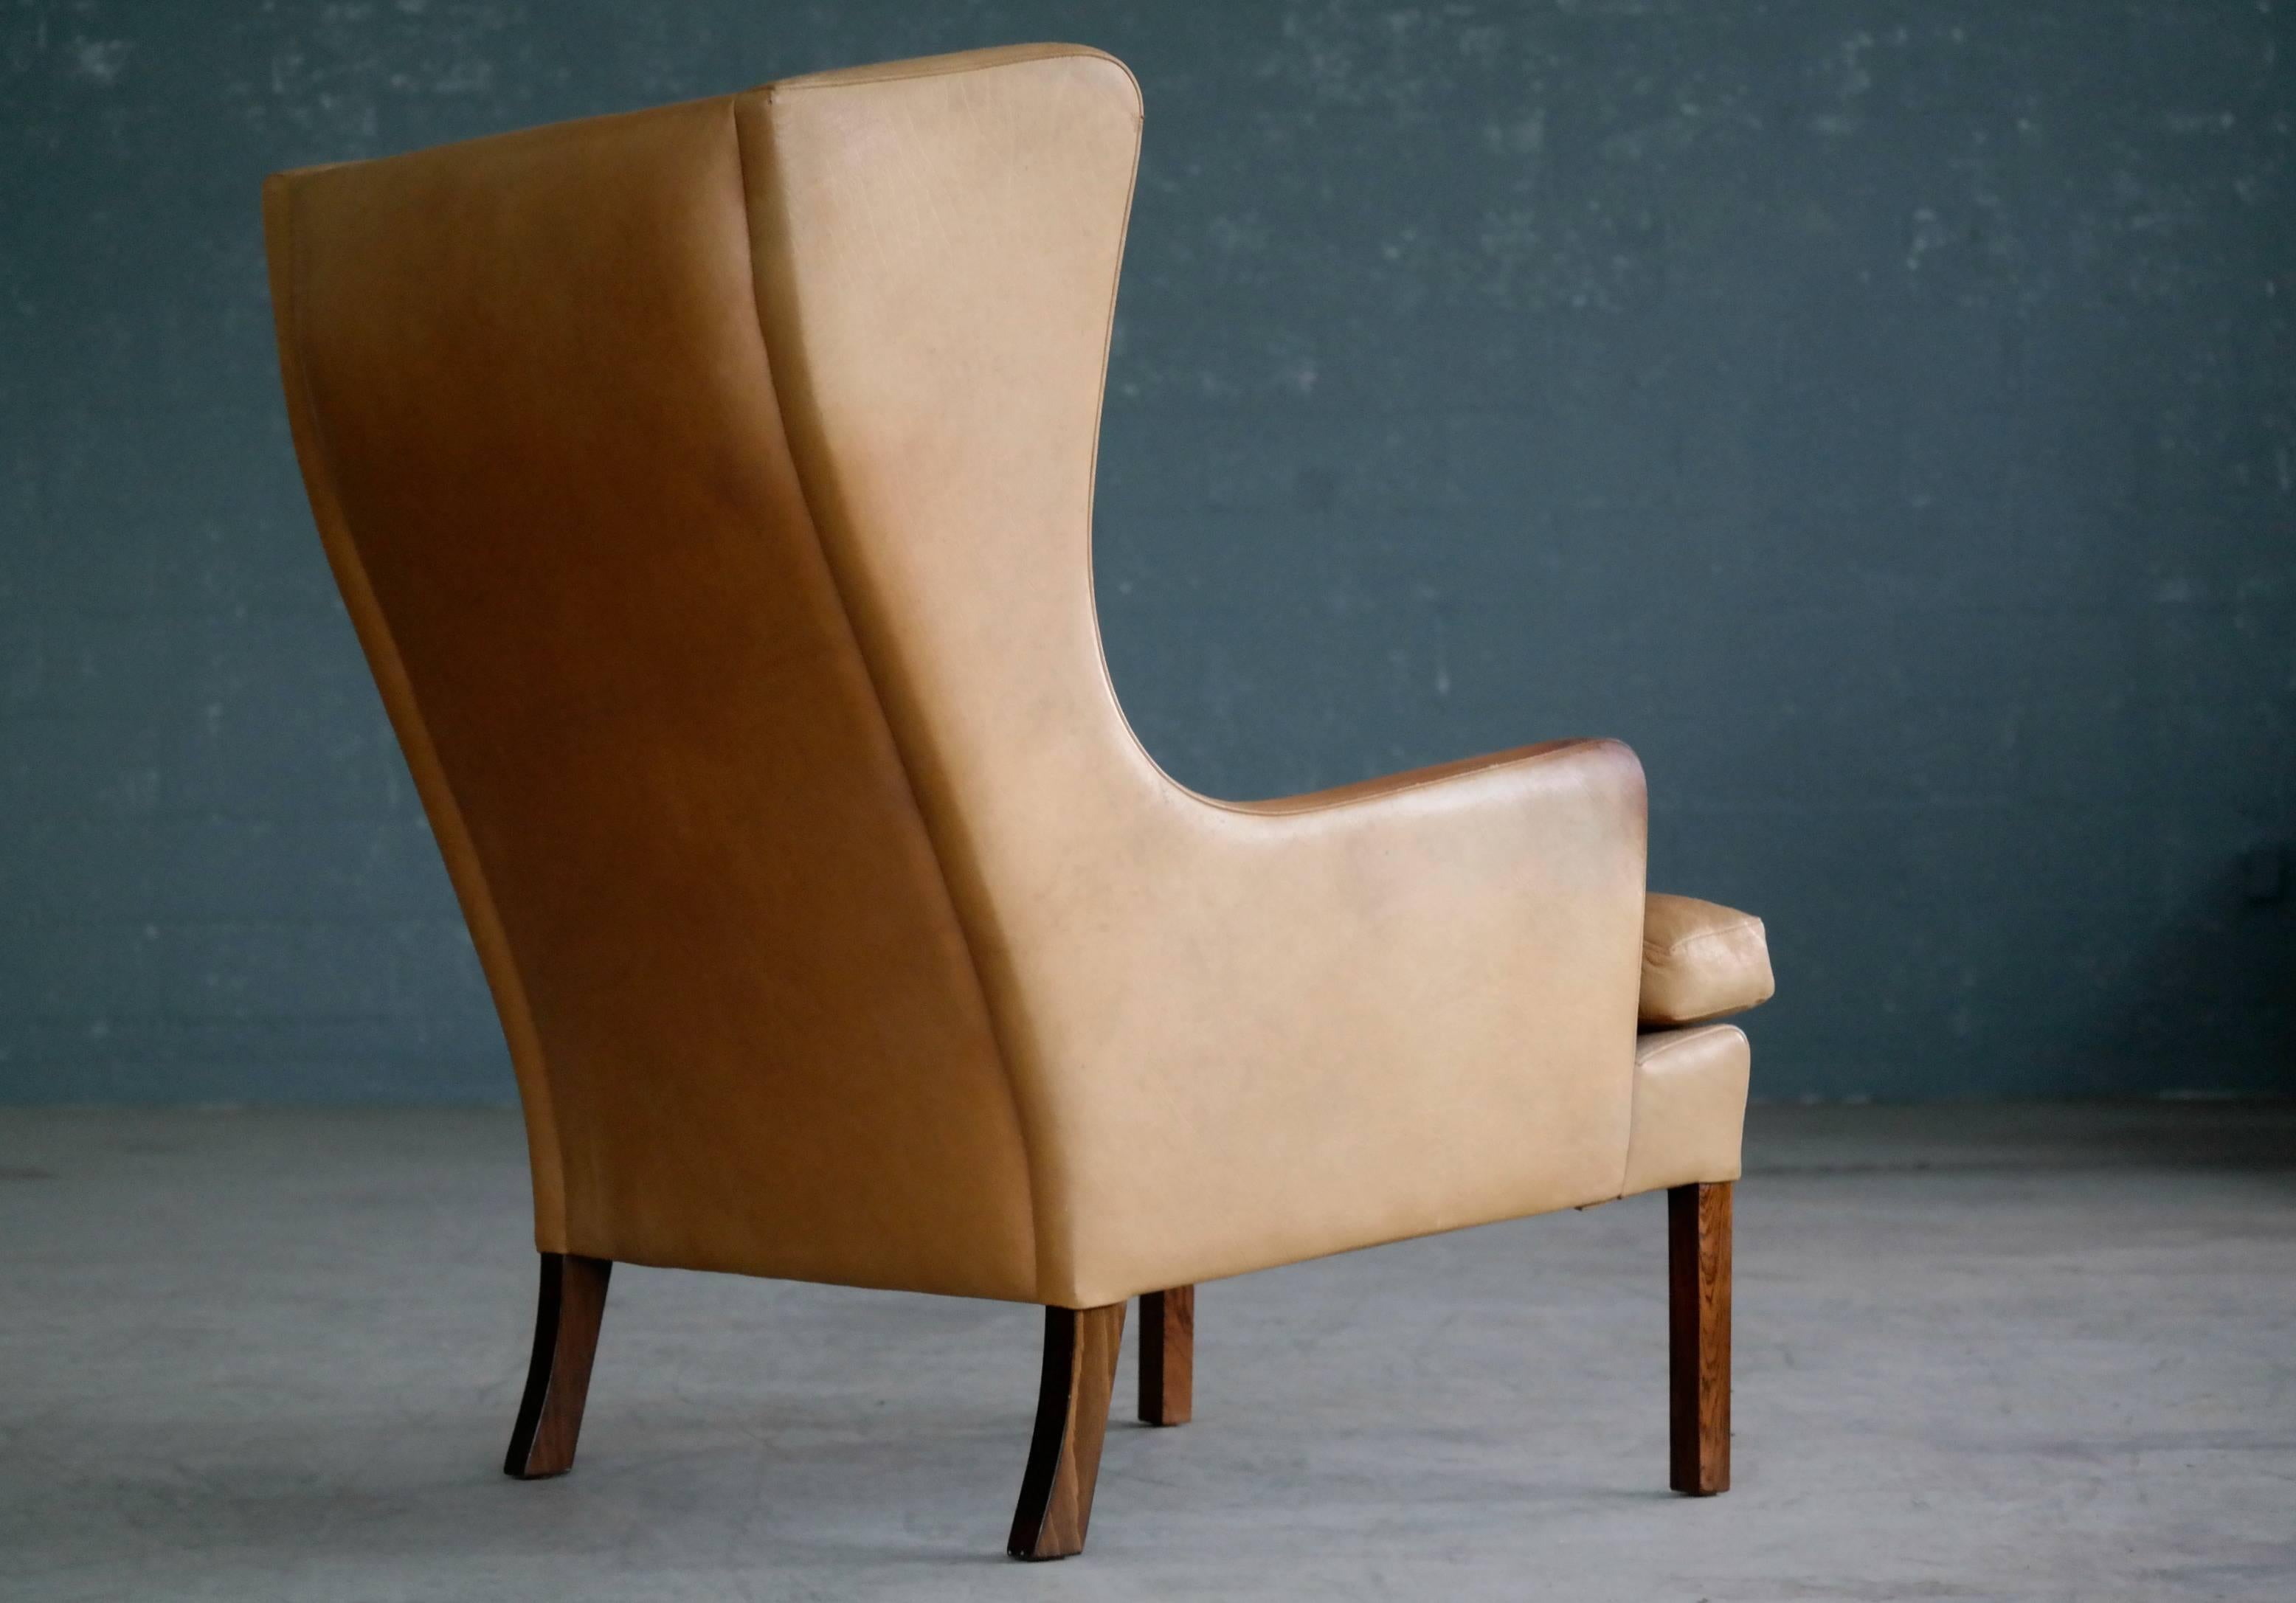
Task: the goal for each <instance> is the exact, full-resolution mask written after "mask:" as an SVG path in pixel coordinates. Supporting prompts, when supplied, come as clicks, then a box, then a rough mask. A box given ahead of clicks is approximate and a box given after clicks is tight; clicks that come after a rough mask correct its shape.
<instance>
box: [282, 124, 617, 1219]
mask: <svg viewBox="0 0 2296 1603" xmlns="http://www.w3.org/2000/svg"><path fill="white" fill-rule="evenodd" d="M330 165H332V166H338V167H340V166H346V165H348V163H343V162H336V163H332V164H330ZM301 187H302V186H301V184H299V183H298V182H296V181H295V180H293V179H288V180H286V181H284V182H283V184H282V185H281V188H282V195H281V211H282V217H281V224H282V226H283V230H284V232H285V234H286V255H287V275H286V276H287V282H286V292H287V316H286V323H287V326H288V330H289V331H290V332H291V334H292V335H293V340H292V348H291V349H289V350H287V351H284V352H283V356H284V357H285V359H286V363H287V364H291V366H292V368H293V371H294V375H295V388H296V389H297V390H298V391H299V392H300V394H299V398H300V400H301V403H302V412H303V415H304V417H305V418H307V419H308V420H309V422H310V429H311V445H312V448H313V453H314V454H315V456H316V459H317V460H316V464H315V466H316V473H315V474H314V475H313V476H314V477H315V478H318V479H319V480H320V481H321V482H322V483H323V484H324V486H325V489H326V499H327V503H328V508H329V514H330V515H328V516H322V515H321V514H320V512H319V509H318V508H317V507H316V506H314V507H313V508H312V516H313V521H314V522H315V523H317V524H318V525H319V538H320V544H322V546H324V548H325V550H326V553H327V555H328V557H329V559H330V560H332V561H337V562H340V565H341V566H342V567H343V568H347V569H348V570H349V571H350V572H351V573H352V574H353V575H355V576H357V580H358V592H359V596H360V598H361V599H362V601H363V602H364V604H363V605H361V606H358V607H356V608H354V607H353V606H352V598H351V597H349V596H348V595H347V596H345V597H344V598H343V601H344V606H345V609H346V610H348V611H350V612H351V614H352V617H351V623H352V628H353V630H354V632H355V633H356V634H357V635H358V637H359V644H360V646H361V648H362V649H365V650H367V652H368V656H369V666H370V668H372V667H373V658H374V656H375V655H377V653H376V652H375V651H374V650H373V648H372V647H370V646H369V642H370V640H372V641H373V643H374V645H376V646H380V647H381V652H380V655H381V657H382V658H383V659H384V660H385V661H387V662H388V663H389V668H390V674H389V678H390V682H391V685H390V686H386V685H385V683H384V682H383V679H382V676H381V675H376V676H375V690H376V691H377V692H378V693H379V694H380V696H381V699H382V702H383V705H384V708H385V710H386V711H388V712H389V713H390V714H391V722H392V724H394V725H395V726H402V727H403V732H402V733H401V736H400V740H401V743H402V744H404V745H406V746H408V747H410V748H413V750H412V751H410V757H412V756H413V755H414V753H416V752H419V754H420V756H421V757H422V762H421V763H420V764H416V763H414V762H413V761H410V762H409V764H408V767H409V768H410V769H413V770H414V771H415V772H414V784H415V790H416V793H417V794H418V795H421V796H422V803H423V806H424V807H425V808H426V810H427V809H428V808H429V807H430V805H431V797H430V796H429V795H427V794H423V792H424V790H425V789H426V787H425V786H424V785H423V783H422V770H425V769H427V770H428V771H429V772H430V775H431V786H430V789H435V790H436V791H437V795H438V807H439V812H440V813H442V814H445V816H446V820H447V825H448V827H449V829H450V830H452V832H453V837H454V838H455V840H456V841H457V842H459V843H460V845H461V846H462V848H463V849H462V851H461V852H460V853H459V854H457V855H460V856H461V857H462V858H463V861H464V862H465V863H467V864H468V874H467V878H468V879H469V888H468V890H467V892H466V891H465V890H464V887H463V879H464V878H465V876H463V875H461V874H457V873H455V863H454V855H449V854H448V853H447V851H446V850H445V845H444V843H443V842H442V843H441V844H440V853H439V855H441V856H442V857H445V858H446V859H447V878H448V879H449V880H450V881H451V882H453V884H454V886H455V892H456V894H457V895H458V896H467V898H468V901H469V902H470V903H471V904H475V905H476V906H478V907H480V908H481V909H483V910H484V912H485V915H486V921H487V923H488V926H490V927H491V928H492V929H493V931H494V933H495V936H496V941H495V942H494V943H493V944H494V945H496V946H497V947H498V948H499V950H500V952H501V959H500V966H501V969H502V971H503V977H504V980H505V981H506V982H507V985H506V986H504V987H503V988H504V989H507V990H508V991H509V993H510V999H509V1001H508V1002H507V1004H506V1002H505V999H504V996H503V995H502V994H501V990H499V989H498V990H497V991H496V998H495V1005H496V1011H497V1012H498V1013H506V1012H509V1011H512V1010H515V1012H516V1015H517V1017H518V1018H519V1020H520V1022H521V1026H522V1029H521V1033H522V1034H523V1035H524V1036H525V1038H526V1040H527V1041H528V1043H529V1047H530V1050H531V1051H532V1053H533V1057H534V1078H535V1087H534V1089H535V1091H536V1092H537V1094H538V1095H539V1096H540V1097H541V1099H542V1103H543V1107H542V1122H543V1123H544V1124H545V1125H547V1127H548V1131H549V1153H548V1161H549V1165H550V1167H551V1168H552V1169H553V1170H555V1171H556V1173H557V1175H558V1217H557V1221H556V1223H557V1226H558V1231H557V1235H558V1239H559V1240H561V1241H562V1242H564V1243H565V1244H566V1246H567V1247H568V1248H571V1247H573V1246H574V1245H575V1243H574V1240H573V1232H572V1229H571V1224H570V1214H571V1212H572V1209H571V1206H570V1197H569V1195H568V1190H567V1185H566V1149H565V1142H564V1141H563V1139H562V1137H561V1135H560V1133H559V1128H558V1103H557V1098H556V1096H555V1094H554V1090H553V1086H552V1085H551V1083H550V1065H549V1060H548V1058H547V1057H546V1055H545V1053H544V1051H543V1050H542V1036H541V1033H540V1031H539V1030H537V1028H536V1026H535V1022H534V1010H533V1007H532V1005H531V1004H530V1003H529V1002H528V1000H527V990H526V978H525V977H524V976H523V975H521V973H520V972H519V968H518V954H517V953H515V952H514V951H513V950H512V947H511V942H510V935H509V932H508V931H507V930H506V929H505V928H504V927H503V921H502V912H501V910H500V908H498V907H497V906H496V903H495V896H494V890H493V887H491V886H489V885H488V883H487V870H486V864H485V863H484V862H483V861H481V860H480V856H479V849H478V843H477V842H476V841H475V840H473V839H472V838H471V830H470V825H469V823H468V822H465V820H464V819H463V807H462V804H461V803H460V802H459V801H457V800H455V787H454V782H453V781H451V780H450V779H448V777H447V765H446V764H445V763H444V762H442V761H441V760H440V759H439V747H438V743H437V742H436V741H435V740H432V739H431V736H430V720H428V719H427V718H425V717H424V716H422V704H421V703H420V702H419V701H418V700H417V699H416V697H415V694H414V680H413V679H412V678H411V677H409V676H408V675H407V672H406V658H404V657H402V656H401V655H400V653H399V650H398V636H397V635H395V634H392V633H391V628H390V620H389V618H388V617H385V616H384V615H383V610H382V603H381V601H380V599H378V598H377V597H376V595H375V593H374V585H373V581H372V580H371V579H369V578H368V577H367V571H366V562H365V560H364V559H363V558H362V557H361V556H360V555H359V550H358V542H357V539H355V538H354V537H353V536H352V535H351V528H350V519H349V518H348V515H347V514H346V513H345V512H344V511H343V505H342V497H341V495H340V493H339V492H338V491H337V489H336V487H335V450H334V444H333V442H332V440H331V439H330V438H329V437H328V434H327V420H326V418H325V416H324V414H323V413H321V412H320V410H319V401H318V396H317V393H316V391H315V390H314V389H313V388H312V387H311V372H310V366H309V364H307V362H306V361H305V360H304V358H303V348H304V347H305V345H306V344H307V339H306V337H305V332H304V323H303V307H304V301H305V299H306V297H305V296H304V293H303V249H302V229H301V227H300V226H299V216H298V214H299V212H300V211H301V209H302V208H301ZM293 398H294V397H291V400H292V399H293ZM290 421H292V420H290ZM329 522H332V523H333V524H334V526H335V528H336V531H337V534H336V537H333V538H330V537H329V536H328V532H327V528H326V525H327V524H328V523H329ZM361 613H364V614H365V619H366V624H365V627H364V628H361V627H359V615H360V614H361ZM391 687H396V691H397V693H394V691H393V688H391ZM394 704H398V705H394ZM410 735H411V736H412V739H411V740H409V739H408V736H410ZM464 921H465V922H466V923H467V922H468V921H469V909H468V907H466V908H465V910H464ZM473 934H475V932H473ZM474 944H475V943H474ZM480 966H481V967H482V968H490V967H491V966H490V965H488V964H486V963H485V961H484V957H483V954H481V959H480ZM492 978H493V975H492V973H491V972H489V973H488V979H489V980H491V979H492ZM511 1033H512V1032H511V1029H510V1026H509V1022H508V1020H507V1019H506V1018H505V1019H504V1036H505V1040H504V1046H505V1047H506V1048H510V1049H511V1054H512V1063H513V1067H515V1062H516V1058H517V1052H516V1050H515V1048H514V1047H512V1043H510V1041H509V1040H508V1039H507V1037H508V1036H509V1035H511ZM526 1089H527V1088H526V1085H525V1084H524V1081H523V1080H522V1079H521V1082H520V1084H519V1092H520V1095H521V1099H523V1097H524V1095H525V1093H526ZM535 1123H536V1121H535V1120H533V1119H532V1118H531V1117H529V1119H528V1120H527V1121H526V1124H527V1140H528V1142H529V1148H530V1147H531V1145H532V1143H533V1141H534V1137H535V1128H534V1126H535ZM530 1156H531V1154H530ZM539 1200H540V1199H539V1198H537V1203H538V1202H539Z"/></svg>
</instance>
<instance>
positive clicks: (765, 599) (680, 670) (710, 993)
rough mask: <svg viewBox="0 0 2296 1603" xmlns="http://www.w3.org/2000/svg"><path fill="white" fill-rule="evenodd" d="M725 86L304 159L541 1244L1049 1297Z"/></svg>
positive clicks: (316, 402)
mask: <svg viewBox="0 0 2296 1603" xmlns="http://www.w3.org/2000/svg"><path fill="white" fill-rule="evenodd" d="M742 195H743V190H742V166H741V152H740V148H739V143H738V141H737V139H736V137H735V129H734V107H733V105H732V104H731V103H730V102H726V101H723V100H720V101H717V102H708V103H703V104H697V105H690V106H679V107H672V108H669V109H667V110H660V111H649V112H644V113H640V114H637V115H635V116H630V117H622V118H611V119H602V120H598V121H593V122H584V123H576V124H570V125H565V126H562V127H553V128H545V129H539V130H537V131H534V132H531V133H524V134H518V135H508V136H505V137H503V138H498V139H489V140H484V141H480V142H477V143H471V144H465V145H459V146H454V147H450V148H447V149H445V150H439V151H425V152H422V153H419V154H415V155H411V156H403V157H398V158H395V159H389V160H385V161H373V162H362V163H358V164H357V165H353V166H345V167H338V168H322V169H318V170H316V171H312V172H307V173H302V174H295V175H290V176H286V177H283V178H281V179H276V180H274V181H273V184H272V185H271V186H270V188H269V189H268V190H267V192H266V219H267V233H268V236H269V242H270V251H271V268H272V280H273V285H274V291H275V294H274V299H275V307H276V311H277V318H278V324H279V333H280V346H281V350H282V355H283V362H284V366H285V377H286V381H287V390H288V395H289V398H290V405H291V412H292V413H293V418H294V423H295V434H296V444H297V448H298V452H299V455H300V456H301V459H302V462H303V465H304V470H305V475H306V479H307V485H308V487H309V489H310V492H311V500H312V504H313V506H314V508H315V509H316V513H317V516H318V521H319V525H320V528H321V531H322V534H323V536H324V540H325V543H326V546H327V551H328V554H329V556H330V558H331V560H332V562H333V565H334V568H335V570H336V574H337V577H338V578H339V580H340V584H341V586H342V590H343V593H344V595H345V597H346V599H347V601H348V605H349V608H350V611H351V615H352V617H353V620H354V621H355V623H356V624H357V627H358V631H359V634H360V637H361V640H362V641H363V642H364V643H365V648H366V650H367V653H368V657H369V658H370V660H371V662H372V663H373V668H374V671H375V676H376V679H377V681H378V682H379V683H380V684H381V689H382V691H383V698H384V700H385V703H386V704H387V705H388V707H389V710H390V714H391V716H392V719H393V721H394V723H395V724H396V725H397V727H398V734H399V737H400V740H401V741H402V743H403V745H404V746H405V748H406V752H407V755H408V759H409V762H410V764H411V765H412V766H413V768H414V773H415V777H416V780H417V781H418V783H419V784H420V787H421V789H422V796H423V799H424V803H425V805H426V806H427V808H428V810H429V813H430V818H431V820H432V822H433V826H434V828H435V830H436V831H437V834H438V837H439V844H440V846H441V848H442V849H443V850H444V852H445V854H446V857H447V863H448V866H449V868H450V870H451V871H452V872H453V877H454V880H455V887H456V889H457V891H458V892H459V893H460V896H461V898H462V901H463V907H464V910H465V912H466V913H467V914H468V916H469V920H470V923H471V930H472V933H473V936H474V938H475V940H476V942H477V945H478V947H479V952H480V957H481V958H482V959H483V960H484V962H485V966H486V969H487V974H488V979H489V981H490V982H491V984H492V986H493V989H494V993H495V996H496V1002H497V1003H498V1005H499V1009H500V1011H501V1014H502V1017H503V1020H504V1029H505V1031H506V1033H507V1035H508V1036H509V1039H510V1044H511V1049H512V1059H513V1060H514V1062H515V1064H516V1067H517V1070H518V1075H519V1088H520V1093H521V1100H522V1102H523V1104H524V1106H525V1108H526V1112H527V1119H528V1133H529V1149H530V1152H531V1157H532V1162H533V1170H534V1186H535V1198H536V1230H537V1241H538V1244H539V1245H540V1247H542V1248H543V1249H544V1250H545V1251H549V1252H574V1253H578V1254H583V1255H591V1256H595V1257H599V1258H616V1259H622V1260H625V1261H634V1262H638V1263H650V1264H676V1265H683V1266H687V1267H695V1268H715V1269H734V1270H743V1271H747V1272H752V1273H764V1274H776V1275H785V1276H791V1277H797V1278H804V1279H818V1280H837V1281H843V1282H849V1283H854V1284H859V1285H881V1286H897V1287H908V1288H921V1289H922V1288H937V1289H941V1290H947V1291H953V1292H967V1293H972V1294H975V1295H981V1296H1005V1297H1016V1298H1029V1297H1031V1296H1033V1295H1034V1293H1035V1290H1036V1246H1035V1240H1034V1233H1033V1224H1032V1221H1031V1217H1030V1208H1029V1179H1028V1169H1027V1160H1026V1156H1025V1153H1024V1150H1023V1148H1022V1145H1021V1134H1020V1125H1019V1121H1018V1119H1017V1116H1016V1115H1015V1112H1014V1109H1013V1098H1012V1095H1011V1092H1010V1091H1009V1089H1008V1087H1007V1084H1006V1079H1005V1070H1004V1067H1003V1064H1002V1061H1001V1059H1000V1058H999V1055H998V1051H997V1048H996V1039H995V1035H994V1032H993V1030H992V1028H991V1026H990V1021H989V1018H988V1011H987V1009H986V1006H985V1004H984V1002H983V999H982V996H981V994H980V987H979V986H978V984H977V983H976V981H975V980H974V977H973V972H972V961H971V958H970V956H969V955H968V953H967V952H966V948H965V944H964V935H963V932H962V930H961V928H960V927H959V925H958V923H957V921H956V919H955V912H954V911H953V908H952V906H951V904H950V901H949V897H948V896H947V891H946V889H945V888H944V887H943V884H942V879H941V874H940V870H939V863H938V860H937V858H936V856H935V854H934V852H933V849H932V846H931V840H930V838H929V837H928V835H927V832H926V830H925V828H924V824H923V822H922V818H921V817H920V814H919V812H918V809H917V806H916V803H915V799H914V796H913V795H912V793H911V791H910V789H909V785H908V781H907V780H906V777H905V775H904V773H903V769H902V765H901V761H900V757H899V755H898V752H897V750H896V748H895V747H894V744H893V741H892V740H891V737H890V733H889V732H888V731H887V729H886V726H885V722H884V719H883V717H882V716H881V714H880V713H879V711H878V706H877V700H876V697H875V694H874V692H873V689H872V687H871V684H870V679H869V671H868V667H867V665H866V664H865V662H864V660H863V659H862V657H861V655H860V652H859V650H858V649H857V645H856V643H855V642H854V639H853V635H852V632H851V630H850V628H849V626H848V624H847V622H846V618H845V615H844V612H843V609H842V608H841V606H840V602H839V600H838V595H837V592H836V588H835V585H833V584H832V580H831V578H830V576H829V574H828V572H827V570H826V568H824V563H823V560H822V555H821V549H820V545H819V543H818V541H817V540H816V536H815V533H814V528H813V525H812V521H811V519H810V517H809V515H808V511H807V507H806V503H805V499H804V497H803V495H801V494H800V491H799V485H798V481H797V478H796V476H795V474H794V472H793V471H792V469H791V462H790V456H789V452H788V449H787V447H786V446H785V445H784V443H783V437H782V430H781V423H780V413H779V409H778V407H777V405H776V402H775V391H774V380H773V375H772V373H771V372H770V371H769V368H768V364H767V360H766V356H765V351H764V348H763V345H762V342H761V340H760V339H759V335H758V320H757V311H756V304H755V300H754V297H753V294H752V278H751V273H750V256H749V253H750V241H749V237H748V233H747V229H746V225H745V221H744V217H745V213H744V208H743V204H742Z"/></svg>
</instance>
